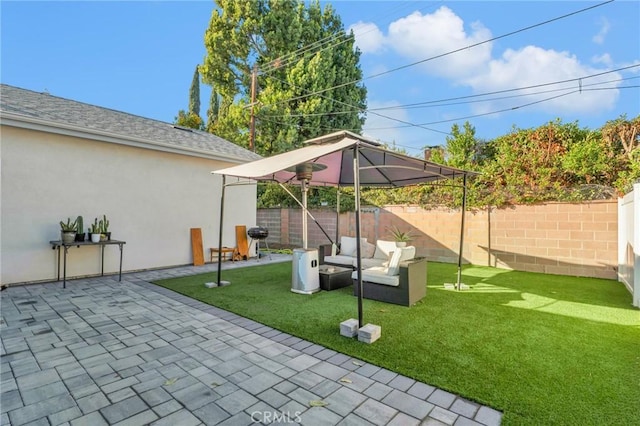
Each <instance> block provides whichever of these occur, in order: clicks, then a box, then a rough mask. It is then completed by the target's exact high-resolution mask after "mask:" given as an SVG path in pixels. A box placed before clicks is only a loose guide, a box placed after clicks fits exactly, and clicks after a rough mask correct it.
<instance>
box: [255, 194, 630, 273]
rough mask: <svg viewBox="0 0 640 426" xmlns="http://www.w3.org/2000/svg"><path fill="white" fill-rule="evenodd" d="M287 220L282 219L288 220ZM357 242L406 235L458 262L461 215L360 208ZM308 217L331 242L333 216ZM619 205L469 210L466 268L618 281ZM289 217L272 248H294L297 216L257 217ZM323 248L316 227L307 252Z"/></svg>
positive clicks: (441, 258) (294, 212)
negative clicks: (396, 232) (395, 229)
mask: <svg viewBox="0 0 640 426" xmlns="http://www.w3.org/2000/svg"><path fill="white" fill-rule="evenodd" d="M285 212H286V213H285ZM361 213H362V214H361V218H360V219H361V227H360V229H361V231H362V236H363V237H366V238H367V240H368V241H371V242H373V241H375V240H377V239H387V240H390V239H391V237H390V236H389V235H388V234H389V232H388V229H389V228H390V227H391V226H394V225H395V226H398V227H399V228H400V229H401V230H403V231H407V230H411V232H412V234H413V235H414V238H413V241H412V242H411V244H412V245H414V246H415V247H416V253H417V255H419V256H424V257H427V258H428V259H429V260H432V261H438V262H449V263H454V262H457V261H458V250H459V245H460V223H461V221H460V219H461V215H460V209H432V210H425V209H422V208H420V207H417V206H385V207H382V208H378V207H363V208H362V210H361ZM312 214H313V215H314V217H316V218H317V219H318V220H319V222H320V224H321V225H322V226H323V227H324V228H325V229H326V230H332V231H333V232H328V233H329V235H330V236H331V237H332V238H335V237H334V235H335V231H334V230H335V222H336V214H335V212H331V211H329V210H313V211H312ZM617 214H618V205H617V202H616V200H608V201H592V202H585V203H547V204H539V205H533V206H515V207H513V208H506V209H495V208H494V209H491V210H487V209H479V210H470V211H468V212H467V214H466V218H465V234H464V251H463V257H464V261H465V262H468V263H472V264H474V265H487V266H495V267H498V268H504V269H514V270H519V271H530V272H544V273H549V274H559V275H575V276H587V277H598V278H607V279H615V278H616V276H617V274H616V271H617V264H618V257H617V253H618V249H617V244H618V243H617V238H618V218H617ZM276 215H281V216H283V217H284V216H287V217H289V218H290V220H289V221H288V223H287V225H285V224H283V225H282V226H287V227H288V229H287V232H288V235H289V236H288V239H287V240H285V239H284V238H283V239H282V240H281V241H275V240H269V242H271V243H281V244H283V245H293V246H296V245H299V241H301V240H300V237H299V236H300V227H299V226H298V222H299V220H294V218H299V217H300V216H301V213H300V209H288V210H283V211H282V212H280V211H279V210H277V209H260V210H258V221H261V220H262V221H264V222H265V223H266V222H268V221H269V220H271V221H273V219H269V218H268V217H269V216H276ZM339 227H340V231H339V235H350V236H354V235H355V233H356V228H355V214H354V213H353V212H348V213H343V214H341V215H340V223H339ZM327 242H328V240H327V239H326V237H325V236H324V234H322V233H321V232H320V231H319V229H318V228H317V226H316V225H315V224H313V221H310V223H309V247H317V246H318V245H320V244H326V243H327Z"/></svg>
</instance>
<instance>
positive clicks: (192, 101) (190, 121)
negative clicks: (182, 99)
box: [175, 66, 204, 130]
mask: <svg viewBox="0 0 640 426" xmlns="http://www.w3.org/2000/svg"><path fill="white" fill-rule="evenodd" d="M175 124H177V125H178V126H182V127H188V128H191V129H197V130H202V129H203V128H204V123H203V122H202V118H200V73H199V71H198V67H197V66H196V70H195V71H194V73H193V80H191V87H190V88H189V110H188V111H185V110H182V109H181V110H180V111H178V116H177V117H176V118H175Z"/></svg>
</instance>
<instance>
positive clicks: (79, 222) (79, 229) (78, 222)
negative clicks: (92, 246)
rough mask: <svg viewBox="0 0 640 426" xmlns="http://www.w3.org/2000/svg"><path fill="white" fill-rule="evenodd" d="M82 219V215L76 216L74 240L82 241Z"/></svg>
mask: <svg viewBox="0 0 640 426" xmlns="http://www.w3.org/2000/svg"><path fill="white" fill-rule="evenodd" d="M84 236H85V235H84V221H83V219H82V216H78V217H77V218H76V238H75V240H76V241H80V242H82V241H84Z"/></svg>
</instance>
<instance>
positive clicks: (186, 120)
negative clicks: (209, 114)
mask: <svg viewBox="0 0 640 426" xmlns="http://www.w3.org/2000/svg"><path fill="white" fill-rule="evenodd" d="M175 124H177V125H178V126H182V127H188V128H190V129H196V130H200V129H202V118H200V116H199V115H196V114H192V113H190V112H186V111H184V110H182V109H181V110H180V111H178V116H177V117H176V118H175Z"/></svg>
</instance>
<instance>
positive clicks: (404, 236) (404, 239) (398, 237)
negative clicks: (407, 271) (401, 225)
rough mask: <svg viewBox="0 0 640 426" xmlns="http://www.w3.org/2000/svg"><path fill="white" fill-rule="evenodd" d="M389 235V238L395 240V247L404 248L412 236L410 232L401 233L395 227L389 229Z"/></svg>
mask: <svg viewBox="0 0 640 426" xmlns="http://www.w3.org/2000/svg"><path fill="white" fill-rule="evenodd" d="M389 233H390V234H391V237H393V239H394V240H395V242H396V247H406V246H407V243H408V242H409V241H411V240H412V239H413V235H412V234H411V231H407V232H403V231H401V230H400V229H398V227H397V226H394V227H393V228H391V229H389Z"/></svg>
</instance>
